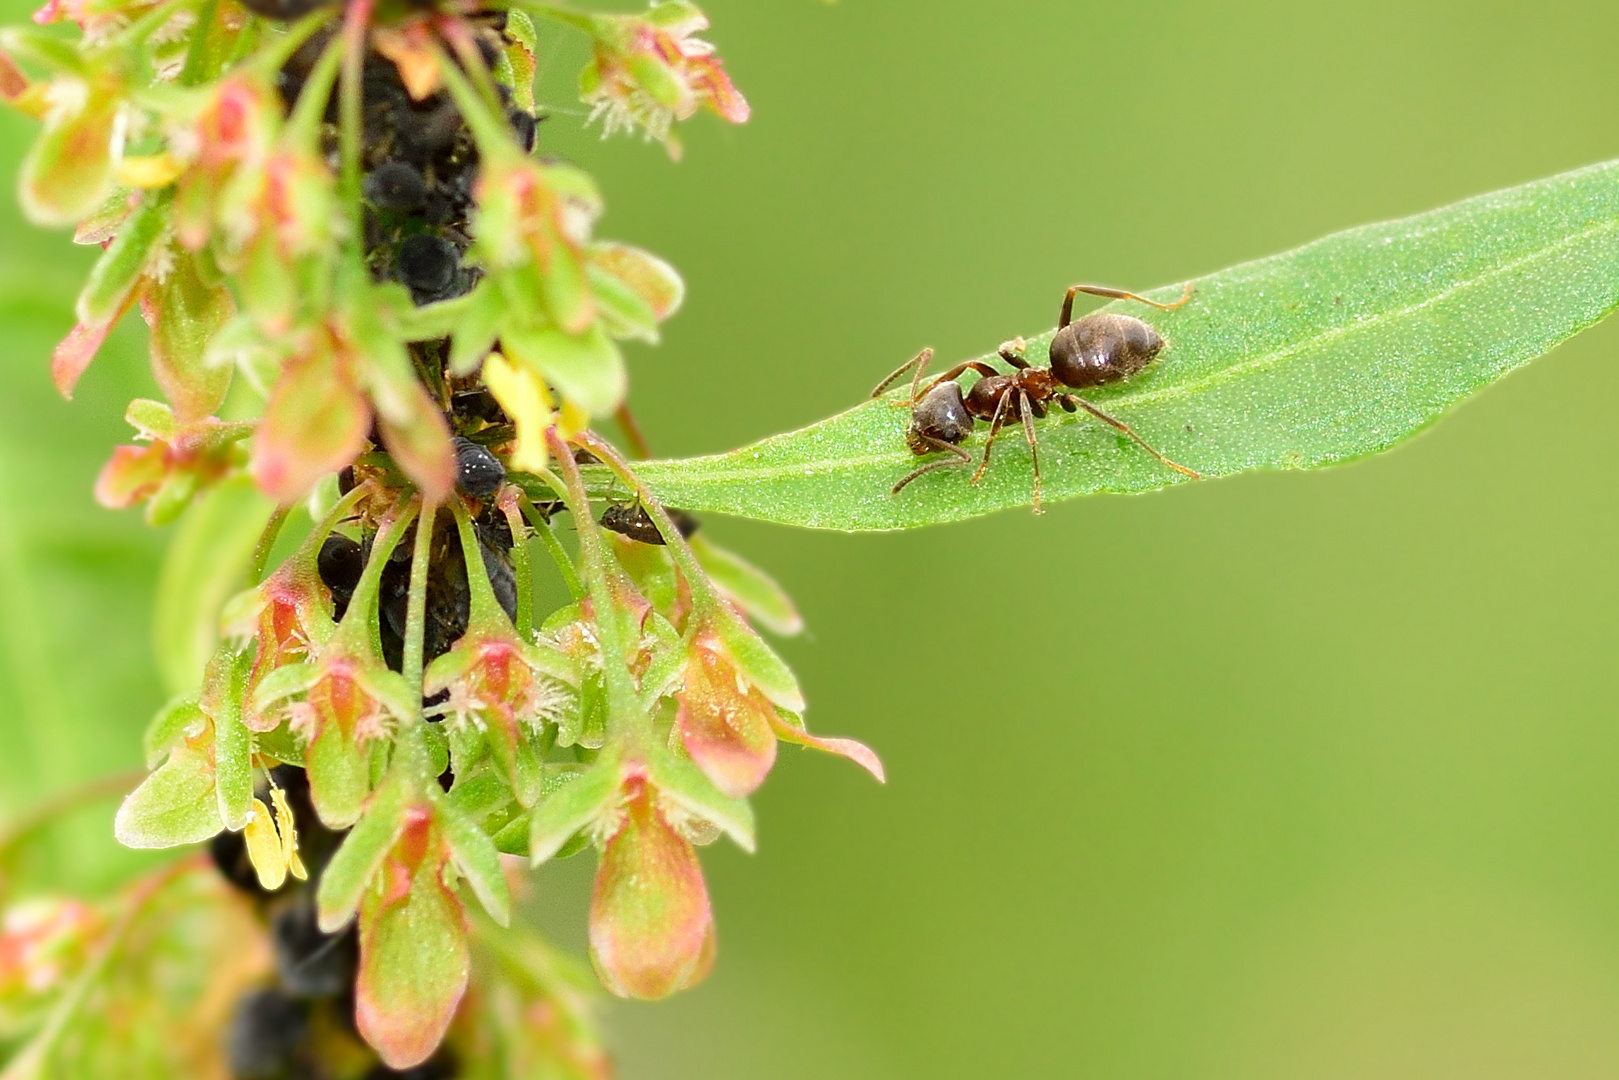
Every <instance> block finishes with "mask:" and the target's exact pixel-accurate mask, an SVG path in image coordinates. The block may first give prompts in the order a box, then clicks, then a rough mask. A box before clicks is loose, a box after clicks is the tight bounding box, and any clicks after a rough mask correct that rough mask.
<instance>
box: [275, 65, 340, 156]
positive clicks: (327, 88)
mask: <svg viewBox="0 0 1619 1080" xmlns="http://www.w3.org/2000/svg"><path fill="white" fill-rule="evenodd" d="M342 62H343V43H342V41H341V40H340V39H337V38H334V39H332V40H331V41H329V42H327V44H326V48H325V49H324V50H322V52H321V54H320V59H319V60H317V61H315V67H314V69H313V70H311V71H310V73H309V78H308V79H306V80H305V81H304V88H303V90H301V91H300V92H299V94H298V104H297V105H295V106H293V110H292V116H291V117H290V118H289V119H288V120H287V136H288V138H289V139H290V140H291V141H292V142H293V143H295V144H296V145H299V146H303V147H308V148H311V149H313V148H314V147H315V146H316V145H318V136H319V135H320V125H321V120H322V118H323V117H324V116H325V115H326V103H327V102H328V101H330V100H331V97H332V84H333V83H334V82H335V81H336V80H337V70H338V67H339V65H341V64H342Z"/></svg>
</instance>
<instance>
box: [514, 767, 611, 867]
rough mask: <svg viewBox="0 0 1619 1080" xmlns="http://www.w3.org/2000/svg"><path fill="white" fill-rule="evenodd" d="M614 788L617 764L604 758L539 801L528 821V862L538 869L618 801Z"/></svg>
mask: <svg viewBox="0 0 1619 1080" xmlns="http://www.w3.org/2000/svg"><path fill="white" fill-rule="evenodd" d="M569 775H570V774H562V776H563V777H567V776H569ZM559 779H560V777H559ZM618 785H619V776H618V763H617V762H616V761H614V760H611V759H610V758H605V757H604V758H602V759H599V760H598V761H597V762H596V764H595V767H594V768H592V769H590V771H588V772H585V773H581V774H579V775H578V776H576V777H573V778H571V779H567V780H566V782H564V783H563V784H562V785H561V786H560V787H558V788H557V789H556V790H554V791H552V792H550V793H549V794H547V795H546V796H545V797H544V798H543V799H541V800H540V801H539V803H538V805H536V806H535V807H534V814H533V816H532V817H531V818H530V819H529V833H528V835H529V848H528V857H529V860H530V861H531V862H532V863H533V864H534V865H535V866H538V865H539V864H540V863H542V862H544V861H545V860H547V859H549V858H550V857H551V856H553V855H555V854H556V853H557V852H558V851H560V850H562V847H563V845H565V844H566V843H567V842H568V841H569V840H570V839H572V837H573V835H574V833H576V832H578V831H579V830H580V829H583V828H585V827H586V826H588V825H590V824H592V823H593V822H595V821H596V820H597V819H598V818H600V817H601V816H602V814H604V813H606V812H607V810H609V809H610V808H611V807H612V805H613V803H614V802H615V801H616V800H617V798H618Z"/></svg>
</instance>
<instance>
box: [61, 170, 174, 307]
mask: <svg viewBox="0 0 1619 1080" xmlns="http://www.w3.org/2000/svg"><path fill="white" fill-rule="evenodd" d="M167 207H168V204H167V201H166V200H163V199H155V198H147V199H145V200H143V201H142V202H141V204H140V205H139V206H138V207H136V208H135V211H134V213H132V214H130V215H129V217H128V218H127V219H126V220H125V221H124V223H123V224H122V225H120V226H119V227H118V235H117V236H116V237H115V238H114V239H113V241H112V243H111V244H109V245H107V250H106V251H104V252H102V253H101V258H99V259H97V260H96V265H95V267H94V268H93V269H91V271H90V278H89V280H87V281H86V282H85V283H84V291H83V292H81V293H80V294H79V303H78V308H77V313H78V316H79V321H80V322H82V323H87V324H89V325H91V326H99V325H100V324H102V323H105V322H108V321H110V320H112V319H114V318H116V317H117V315H118V313H119V312H120V311H122V310H123V308H124V303H125V301H127V300H128V299H129V294H130V291H131V290H132V289H134V288H135V285H136V283H137V282H139V281H140V277H141V272H142V271H144V270H145V269H146V264H147V263H148V262H149V261H150V260H151V257H152V248H153V246H154V245H155V244H156V243H157V241H158V238H159V237H161V236H162V235H163V226H164V223H165V221H166V214H165V210H166V209H167Z"/></svg>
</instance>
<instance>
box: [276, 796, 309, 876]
mask: <svg viewBox="0 0 1619 1080" xmlns="http://www.w3.org/2000/svg"><path fill="white" fill-rule="evenodd" d="M270 801H271V802H273V803H275V823H276V830H277V831H278V832H279V833H280V834H281V856H282V861H283V862H285V863H286V864H287V869H289V870H291V871H292V876H293V877H295V878H297V879H298V880H299V881H308V880H309V871H307V870H305V869H304V861H303V860H302V859H300V858H299V857H298V823H297V821H296V819H294V818H293V816H292V807H290V806H288V805H287V793H286V792H284V791H282V790H281V789H280V788H271V789H270Z"/></svg>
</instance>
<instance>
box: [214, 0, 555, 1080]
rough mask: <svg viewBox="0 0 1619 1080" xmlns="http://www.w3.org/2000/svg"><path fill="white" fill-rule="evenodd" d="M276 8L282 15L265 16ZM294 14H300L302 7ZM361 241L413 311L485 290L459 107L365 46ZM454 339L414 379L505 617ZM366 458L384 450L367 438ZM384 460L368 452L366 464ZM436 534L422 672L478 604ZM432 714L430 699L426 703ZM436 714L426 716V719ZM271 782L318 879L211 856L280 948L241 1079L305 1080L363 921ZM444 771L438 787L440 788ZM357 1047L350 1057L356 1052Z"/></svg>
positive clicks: (291, 96) (494, 435)
mask: <svg viewBox="0 0 1619 1080" xmlns="http://www.w3.org/2000/svg"><path fill="white" fill-rule="evenodd" d="M253 6H254V10H260V11H261V13H263V14H267V15H271V16H273V17H280V18H288V17H295V16H296V15H298V14H302V13H304V12H307V11H309V10H313V9H314V7H316V6H318V5H313V4H307V3H300V2H298V0H289V2H287V3H280V4H265V3H264V2H263V0H260V2H259V3H257V4H255V5H253ZM266 8H274V9H275V10H273V11H272V10H266ZM294 9H296V10H294ZM480 18H481V23H479V24H478V34H477V36H476V38H475V40H476V42H477V45H478V48H479V50H480V51H481V53H482V59H483V61H484V63H485V64H486V65H488V66H490V67H493V66H494V63H495V61H496V59H497V54H496V51H495V50H496V49H497V48H498V46H499V36H498V35H499V31H500V29H501V28H502V26H503V24H504V19H505V16H504V13H493V14H490V15H488V16H484V17H480ZM333 33H334V31H333V30H331V29H328V30H326V31H323V32H322V33H319V34H317V35H315V36H314V37H312V38H311V39H310V40H309V41H308V42H306V43H305V44H304V45H303V46H302V47H301V48H300V49H299V50H298V51H297V52H296V53H295V54H294V55H293V57H292V58H291V60H289V61H288V62H287V64H286V65H285V67H284V68H283V69H282V71H281V73H280V78H279V90H280V93H281V95H282V98H283V100H284V102H285V104H286V105H287V107H288V108H289V109H291V108H292V106H293V105H294V104H295V103H296V101H297V98H298V95H299V93H300V91H301V90H302V88H303V85H304V82H305V80H306V79H307V77H308V76H309V74H310V72H311V70H312V68H313V66H314V63H315V61H316V60H317V59H318V58H319V56H320V54H321V52H322V50H324V49H325V47H326V46H327V44H328V43H329V41H330V39H331V36H332V34H333ZM363 87H364V97H363V116H364V124H365V126H364V140H365V141H364V147H363V159H362V160H363V165H364V167H365V176H364V182H363V189H362V192H363V197H364V202H365V226H364V227H365V239H366V251H367V260H368V266H369V269H370V272H371V275H372V277H373V279H375V280H378V281H386V280H393V281H398V282H400V283H401V284H403V285H404V286H405V287H406V288H408V289H409V290H410V293H411V297H412V299H413V300H414V301H415V302H416V303H417V304H419V305H420V304H427V303H432V302H434V301H438V300H445V299H449V298H452V297H455V296H459V295H462V294H463V293H465V292H467V291H468V290H470V289H471V288H472V286H473V285H474V284H476V282H477V274H478V271H477V270H476V269H475V268H473V267H468V266H466V265H464V264H463V256H464V255H465V252H466V250H467V248H468V247H469V246H470V244H471V238H470V236H469V235H468V225H469V219H470V216H471V213H472V209H473V199H472V192H473V185H474V183H475V181H476V179H477V175H478V153H477V149H476V147H475V145H474V143H473V140H472V136H471V134H470V132H469V130H468V128H467V126H466V124H465V122H464V121H463V119H462V116H461V114H460V112H459V111H458V110H457V109H456V107H455V105H454V104H453V103H452V102H451V101H450V99H449V97H448V95H447V94H445V93H444V92H443V91H442V90H441V91H438V92H436V93H433V94H429V95H427V96H426V97H424V98H421V99H419V100H418V99H415V98H412V97H411V96H410V94H409V93H408V92H407V90H406V88H405V85H404V82H403V80H402V79H401V78H400V75H399V71H398V68H397V67H396V66H395V65H394V63H393V62H392V61H390V60H388V59H386V58H385V57H382V56H380V55H378V54H377V53H375V52H369V53H368V54H367V57H366V61H365V67H364V79H363ZM500 91H501V93H502V95H503V96H504V97H505V99H506V102H507V105H508V117H509V119H510V122H511V125H512V128H513V130H514V131H515V132H516V133H517V136H518V141H519V143H520V144H522V145H523V146H524V147H525V148H526V149H530V150H532V148H533V144H534V135H535V129H536V119H535V117H534V116H533V115H532V114H530V113H527V112H525V111H523V110H521V109H518V108H516V107H515V106H511V105H510V91H509V90H508V89H507V88H506V87H504V86H502V87H500ZM337 108H338V99H337V96H336V95H333V98H332V101H331V103H330V104H329V106H328V109H327V115H326V121H327V123H328V125H329V127H328V135H329V136H330V138H329V141H330V142H332V146H331V147H329V149H330V150H331V151H332V152H333V153H334V154H335V124H336V122H337ZM448 346H449V341H448V339H444V340H442V341H437V342H426V343H418V344H414V345H412V346H411V356H412V360H413V361H414V363H415V366H416V368H417V372H418V374H419V375H420V376H421V377H422V378H423V381H424V383H425V384H426V385H427V386H428V387H429V389H430V391H431V392H433V393H435V394H436V396H437V397H438V399H439V404H440V406H441V407H442V408H443V410H444V414H445V418H446V419H447V421H448V422H449V425H450V427H451V429H452V431H454V432H455V433H456V434H455V450H456V464H457V470H456V486H457V488H458V490H459V491H460V493H461V494H462V496H464V497H465V499H466V501H467V502H468V504H469V505H470V506H471V507H472V508H473V509H474V511H475V517H474V522H473V528H474V532H475V534H476V536H477V539H478V547H479V554H480V556H481V558H482V561H483V565H484V568H485V572H486V573H487V575H488V578H489V583H490V586H491V587H492V589H493V591H494V594H495V597H496V599H497V600H498V601H499V603H500V605H501V607H502V608H504V609H505V611H506V612H507V614H508V616H512V615H514V614H515V612H516V608H517V582H516V578H515V575H514V571H513V568H512V563H511V550H512V545H513V544H514V542H516V539H518V538H514V537H513V536H512V531H511V526H510V524H509V523H508V521H507V519H506V517H505V516H504V515H503V514H502V513H500V512H499V511H498V510H497V509H496V508H495V507H494V505H493V503H492V502H491V501H490V500H491V499H492V498H493V496H494V495H495V494H496V493H497V492H498V491H499V490H500V488H501V486H502V485H503V484H504V483H505V480H506V469H505V466H504V465H503V464H502V462H501V460H500V458H499V457H497V456H496V455H495V454H494V453H493V452H492V451H491V450H490V449H489V447H490V446H499V445H501V444H503V443H505V442H509V441H510V439H511V435H512V425H511V421H510V420H509V419H508V418H507V417H506V415H505V413H504V412H503V411H502V410H501V408H500V406H499V405H498V403H496V402H495V400H494V398H493V397H492V396H491V395H490V394H489V392H488V391H487V390H486V389H484V388H483V387H482V386H480V385H478V383H477V380H476V377H472V378H468V379H455V378H453V377H451V376H450V375H449V373H448V371H447V368H446V357H447V356H448V351H449V350H448ZM370 442H371V447H372V449H373V450H377V449H381V447H382V440H381V438H380V436H379V434H378V433H377V432H376V431H375V430H373V431H372V433H371V437H370ZM377 457H380V456H379V455H373V458H372V459H367V461H372V460H373V459H375V458H377ZM389 468H390V466H389V465H388V464H387V462H386V461H385V460H378V461H376V462H375V463H365V462H362V463H361V464H358V465H356V466H353V467H350V468H348V469H345V470H344V471H343V473H342V475H341V477H340V479H339V489H340V491H341V492H342V493H343V494H347V493H348V492H349V491H351V490H353V488H354V486H355V485H356V484H358V483H361V482H364V481H365V480H367V479H375V480H378V481H381V482H383V483H384V484H387V483H389V482H390V480H391V477H390V476H389V475H388V469H389ZM427 527H430V528H431V529H432V530H433V535H432V539H431V542H430V549H429V550H430V553H431V559H430V563H429V572H428V585H427V612H426V614H427V619H426V626H425V635H424V642H423V663H424V664H425V663H429V662H431V661H432V660H433V659H434V658H436V657H438V656H441V655H443V654H444V653H445V652H448V651H449V649H450V648H451V647H452V646H453V645H454V644H455V643H456V641H458V640H459V639H460V638H461V637H462V635H463V634H465V632H466V630H467V624H468V620H469V617H470V607H471V594H470V590H469V588H468V580H467V558H466V556H465V553H464V552H463V551H462V550H461V540H460V535H459V533H458V530H457V529H456V526H455V521H454V518H453V515H452V514H451V513H450V512H449V511H448V510H444V509H441V510H440V511H439V512H438V514H437V516H436V517H435V518H434V520H433V521H432V522H431V523H430V524H429V525H428V526H427ZM414 531H415V526H413V527H412V529H411V533H410V534H408V535H407V536H406V537H405V539H404V541H403V542H402V543H400V544H399V545H397V546H396V547H395V549H394V550H393V552H392V554H391V555H390V557H389V561H388V564H387V566H386V567H384V569H383V572H382V589H381V596H380V599H379V604H378V620H377V622H378V628H379V631H380V635H381V643H382V651H383V658H384V660H385V661H386V662H387V664H388V666H389V667H390V668H392V669H393V670H395V671H399V670H401V669H402V666H403V654H404V642H405V632H406V621H407V607H408V601H409V594H410V564H411V552H412V549H413V542H412V538H413V534H414ZM375 539H376V529H375V523H374V522H373V521H371V520H370V519H369V518H368V517H367V516H366V515H365V514H363V513H361V514H356V515H355V517H354V518H353V519H352V520H351V521H350V522H349V523H346V524H343V525H341V526H340V528H339V529H338V530H337V531H334V532H332V533H331V534H330V535H329V536H327V537H326V538H325V540H324V542H323V544H322V546H321V549H320V555H319V560H318V569H319V573H320V578H321V581H322V582H323V583H324V584H325V586H326V587H327V589H328V590H329V591H330V594H331V601H332V609H333V617H334V619H339V620H340V619H342V618H343V615H344V614H345V612H346V611H347V609H348V606H349V604H350V602H351V601H352V599H353V596H354V591H355V588H356V586H357V585H358V584H359V581H360V577H361V575H362V573H363V572H364V570H365V567H366V564H367V562H368V561H369V559H370V557H371V548H372V545H373V543H374V541H375ZM428 704H431V703H428ZM430 715H431V714H430ZM271 777H272V780H273V783H274V784H275V785H276V786H278V787H280V788H281V789H282V790H283V792H284V793H285V794H286V796H287V798H288V801H289V803H290V805H291V807H292V809H293V814H294V818H295V823H296V829H297V835H298V837H299V843H300V846H301V853H302V856H303V858H304V859H305V861H306V863H307V865H308V868H309V874H310V880H309V881H308V882H307V883H304V884H301V885H298V886H297V887H296V888H290V889H283V890H280V891H277V892H274V893H270V892H266V891H265V890H264V888H263V887H262V886H261V884H260V883H259V880H258V878H257V876H256V874H255V872H254V869H253V867H252V865H251V864H250V863H249V861H248V857H247V852H246V846H245V843H244V841H243V835H242V834H241V833H234V832H223V833H220V834H219V835H218V837H216V839H215V840H214V842H213V845H212V851H213V855H214V859H215V861H216V863H217V864H218V865H219V867H220V870H221V872H222V873H224V875H225V876H226V877H227V879H229V880H230V881H231V882H232V883H233V884H235V885H236V886H238V887H239V888H241V889H243V890H244V891H246V892H247V893H249V894H250V895H252V896H253V897H254V898H255V902H256V903H257V905H258V907H259V909H260V911H261V912H262V913H263V915H264V917H265V919H266V920H267V923H268V925H269V931H270V938H271V941H272V945H273V948H274V953H275V963H276V974H275V979H274V982H273V984H272V985H268V986H264V987H261V988H259V989H257V990H255V991H253V992H251V993H249V994H248V995H246V996H245V997H243V998H242V999H241V1000H240V1001H239V1002H238V1003H237V1005H236V1008H235V1011H234V1013H233V1015H232V1019H231V1022H230V1024H229V1027H228V1030H227V1032H226V1056H227V1058H228V1060H229V1063H230V1068H231V1070H232V1076H233V1077H234V1080H294V1078H297V1080H302V1078H310V1080H315V1078H323V1077H326V1076H327V1075H328V1074H327V1072H326V1070H325V1067H324V1065H323V1064H322V1063H323V1062H324V1061H326V1060H327V1059H328V1058H329V1057H330V1054H331V1046H330V1044H331V1043H332V1042H333V1040H334V1039H335V1040H353V1042H354V1043H355V1045H356V1046H363V1043H361V1042H360V1040H359V1035H358V1033H357V1032H356V1030H355V1027H354V980H355V974H356V964H357V959H358V952H357V950H358V944H357V938H356V933H355V929H354V926H353V925H352V924H351V925H350V926H349V927H347V928H346V929H344V930H343V931H341V932H339V933H337V934H325V933H322V932H321V930H320V929H319V928H318V926H317V925H316V918H315V904H314V896H315V890H316V887H317V885H318V882H319V878H320V871H321V868H323V867H324V865H325V862H326V860H327V859H328V858H329V857H330V855H331V853H332V852H333V851H334V850H335V849H336V847H337V845H338V843H339V842H340V840H341V839H342V837H343V835H344V833H340V832H333V831H332V830H330V829H328V828H326V827H325V826H324V825H323V824H322V823H321V821H320V818H319V817H318V815H317V814H316V813H315V810H314V807H313V805H312V804H311V803H310V800H309V789H308V781H307V779H306V777H305V774H304V772H303V770H301V769H298V768H294V767H292V766H280V767H277V768H276V769H274V770H273V771H272V773H271ZM449 779H450V778H449V777H448V775H446V777H445V778H443V779H442V780H441V782H442V783H445V784H446V786H447V784H448V781H449ZM352 1052H353V1050H352V1049H351V1051H350V1053H352ZM458 1071H459V1070H458V1068H457V1066H456V1064H455V1061H454V1057H453V1055H452V1054H450V1053H449V1052H448V1051H446V1050H441V1051H440V1052H439V1053H438V1054H437V1055H436V1056H434V1057H433V1058H431V1059H430V1060H428V1061H427V1062H425V1063H423V1064H422V1065H418V1066H416V1067H415V1068H412V1069H410V1070H406V1071H404V1072H397V1071H395V1070H392V1069H389V1068H388V1067H386V1066H385V1065H382V1064H380V1063H379V1064H377V1065H375V1066H374V1067H373V1068H372V1069H371V1071H370V1072H369V1073H367V1074H366V1080H383V1078H385V1077H409V1078H410V1080H452V1078H453V1077H454V1076H456V1075H457V1073H458Z"/></svg>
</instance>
